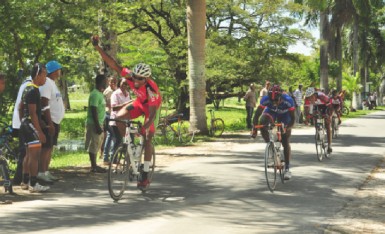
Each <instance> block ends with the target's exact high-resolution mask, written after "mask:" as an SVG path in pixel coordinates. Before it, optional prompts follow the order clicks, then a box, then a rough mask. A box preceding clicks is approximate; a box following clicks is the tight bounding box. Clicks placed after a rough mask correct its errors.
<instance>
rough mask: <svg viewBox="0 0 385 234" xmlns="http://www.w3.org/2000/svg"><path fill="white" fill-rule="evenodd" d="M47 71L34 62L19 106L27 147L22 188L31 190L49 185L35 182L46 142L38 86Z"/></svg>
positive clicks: (39, 189)
mask: <svg viewBox="0 0 385 234" xmlns="http://www.w3.org/2000/svg"><path fill="white" fill-rule="evenodd" d="M46 76H47V71H46V68H45V66H44V65H43V64H40V63H36V64H35V65H34V66H33V68H32V72H31V77H32V82H31V83H29V84H28V85H27V87H25V89H24V92H23V95H22V97H21V100H22V101H21V103H20V106H19V111H20V113H19V116H20V117H21V125H20V134H22V135H23V136H24V143H25V145H26V148H27V150H26V151H27V152H26V156H25V158H24V162H23V182H22V183H21V188H22V189H29V191H30V192H31V193H33V192H43V191H46V190H48V189H49V186H42V185H40V184H39V183H38V182H37V174H38V168H39V158H40V153H41V145H42V144H44V143H45V142H46V138H45V135H44V133H43V130H42V129H43V128H44V127H45V126H42V121H41V100H40V92H39V86H41V85H44V83H45V81H46Z"/></svg>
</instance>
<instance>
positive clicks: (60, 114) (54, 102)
mask: <svg viewBox="0 0 385 234" xmlns="http://www.w3.org/2000/svg"><path fill="white" fill-rule="evenodd" d="M46 68H47V74H48V75H47V80H46V82H45V84H44V85H43V86H40V88H39V91H40V95H41V104H42V111H43V115H42V119H43V121H44V123H45V124H46V125H47V126H48V128H45V129H43V131H44V134H45V137H46V139H47V141H46V142H45V143H44V144H43V146H42V149H41V157H40V168H39V174H38V175H37V178H38V179H39V180H42V181H44V182H52V181H56V180H58V178H57V177H55V176H53V175H52V174H51V173H50V172H49V171H48V167H49V164H50V162H51V157H52V151H53V146H54V145H57V139H58V137H59V132H60V122H61V121H62V120H63V118H64V112H65V111H64V103H63V98H62V95H61V93H60V91H59V89H58V87H57V86H56V84H55V82H56V81H58V80H59V79H60V76H61V69H62V66H61V65H60V64H59V63H58V62H57V61H55V60H52V61H49V62H48V63H47V64H46Z"/></svg>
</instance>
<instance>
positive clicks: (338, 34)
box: [336, 27, 342, 91]
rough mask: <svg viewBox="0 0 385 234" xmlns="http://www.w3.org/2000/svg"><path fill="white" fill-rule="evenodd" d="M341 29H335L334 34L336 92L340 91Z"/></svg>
mask: <svg viewBox="0 0 385 234" xmlns="http://www.w3.org/2000/svg"><path fill="white" fill-rule="evenodd" d="M341 37H342V36H341V27H338V28H337V32H336V59H337V61H338V74H337V77H336V86H337V90H338V91H341V90H342V38H341Z"/></svg>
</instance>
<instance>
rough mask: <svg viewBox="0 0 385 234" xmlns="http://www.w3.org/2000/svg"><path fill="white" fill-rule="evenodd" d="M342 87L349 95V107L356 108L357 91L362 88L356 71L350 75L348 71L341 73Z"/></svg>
mask: <svg viewBox="0 0 385 234" xmlns="http://www.w3.org/2000/svg"><path fill="white" fill-rule="evenodd" d="M342 76H343V79H342V88H343V89H344V90H346V92H347V93H348V94H349V95H350V96H351V102H350V109H352V108H354V109H357V107H358V103H357V101H359V100H357V98H356V97H357V93H359V92H360V90H361V89H362V85H361V83H360V75H359V73H358V72H357V73H356V75H355V76H352V75H350V74H349V73H346V72H343V74H342Z"/></svg>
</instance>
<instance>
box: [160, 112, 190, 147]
mask: <svg viewBox="0 0 385 234" xmlns="http://www.w3.org/2000/svg"><path fill="white" fill-rule="evenodd" d="M189 129H190V123H189V121H185V120H183V113H179V114H175V115H172V116H165V117H161V118H160V120H159V124H158V126H157V127H156V131H155V137H154V140H155V142H156V143H157V144H162V145H167V144H171V143H172V142H173V141H174V139H175V138H176V139H178V141H179V142H180V143H187V142H192V141H193V140H194V135H195V133H194V132H191V131H190V130H189Z"/></svg>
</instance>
